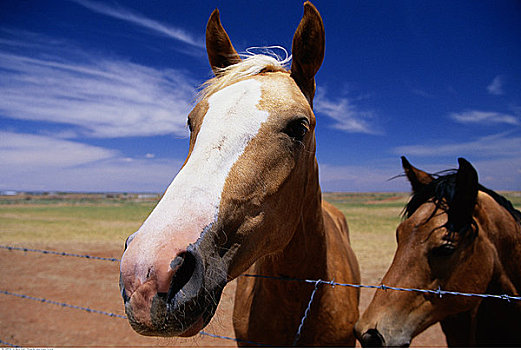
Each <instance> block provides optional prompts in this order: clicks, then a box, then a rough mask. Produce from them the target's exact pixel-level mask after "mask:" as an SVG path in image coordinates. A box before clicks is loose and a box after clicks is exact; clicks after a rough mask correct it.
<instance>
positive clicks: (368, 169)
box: [319, 157, 410, 192]
mask: <svg viewBox="0 0 521 350" xmlns="http://www.w3.org/2000/svg"><path fill="white" fill-rule="evenodd" d="M319 166H320V186H321V188H322V190H324V191H331V192H335V191H349V192H351V191H353V192H374V191H376V192H378V191H405V192H407V191H409V189H410V187H409V184H408V183H407V182H406V180H404V179H401V178H396V179H392V178H393V177H395V176H397V175H399V174H400V173H401V172H402V168H401V167H400V159H399V158H398V157H396V161H394V162H393V161H392V160H391V161H386V162H381V161H376V160H375V162H374V164H371V165H367V166H360V165H334V164H319Z"/></svg>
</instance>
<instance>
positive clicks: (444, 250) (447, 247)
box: [431, 243, 456, 257]
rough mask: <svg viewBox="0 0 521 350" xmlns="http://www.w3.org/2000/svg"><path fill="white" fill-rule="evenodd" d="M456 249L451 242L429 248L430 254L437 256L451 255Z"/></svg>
mask: <svg viewBox="0 0 521 350" xmlns="http://www.w3.org/2000/svg"><path fill="white" fill-rule="evenodd" d="M455 251H456V247H455V246H454V245H452V244H451V243H445V244H442V245H440V246H439V247H436V248H434V249H432V250H431V254H432V255H433V256H437V257H447V256H451V255H452V254H453V253H454V252H455Z"/></svg>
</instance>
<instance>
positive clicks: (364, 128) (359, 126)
mask: <svg viewBox="0 0 521 350" xmlns="http://www.w3.org/2000/svg"><path fill="white" fill-rule="evenodd" d="M324 91H325V90H324V89H321V90H319V91H318V94H317V96H316V98H315V101H314V109H315V112H317V113H319V114H324V115H326V116H328V117H330V118H332V119H333V120H335V122H336V123H335V124H333V128H335V129H338V130H342V131H346V132H351V133H363V134H380V133H381V131H380V130H379V128H378V127H376V126H375V125H374V124H373V123H374V120H375V118H376V115H375V113H374V112H371V111H363V110H360V108H359V107H357V106H356V105H355V104H354V103H353V102H352V101H351V100H350V99H348V98H345V97H344V98H337V99H332V98H328V97H326V94H325V92H324Z"/></svg>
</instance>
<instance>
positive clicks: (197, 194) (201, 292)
mask: <svg viewBox="0 0 521 350" xmlns="http://www.w3.org/2000/svg"><path fill="white" fill-rule="evenodd" d="M324 38H325V37H324V27H323V23H322V19H321V17H320V14H319V13H318V11H317V10H316V8H315V7H314V6H313V5H312V4H311V3H309V2H307V3H305V4H304V16H303V18H302V20H301V22H300V24H299V26H298V28H297V30H296V32H295V35H294V38H293V46H292V53H293V60H292V65H291V70H290V71H288V70H287V69H286V68H284V66H283V63H284V62H281V61H279V60H277V59H275V58H273V57H271V56H266V55H253V56H251V57H248V58H246V59H244V60H242V59H241V58H240V57H239V55H238V54H237V52H236V51H235V49H234V47H233V46H232V44H231V42H230V39H229V37H228V35H227V34H226V32H225V30H224V29H223V27H222V25H221V22H220V19H219V12H218V11H217V10H215V11H214V12H213V13H212V15H211V17H210V19H209V21H208V25H207V29H206V46H207V52H208V57H209V61H210V65H211V67H212V69H213V71H214V73H215V75H216V76H215V78H213V79H211V80H210V81H208V82H207V84H206V88H205V89H204V90H203V91H202V92H201V95H200V99H199V102H198V103H197V105H196V106H195V108H194V109H193V111H192V112H191V113H190V114H189V116H188V126H189V128H190V130H191V136H190V146H189V150H188V157H187V159H186V161H185V163H184V165H183V167H182V169H181V170H180V172H179V173H178V174H177V176H176V177H175V179H174V180H173V182H172V183H171V184H170V186H169V188H168V189H167V190H166V192H165V194H164V195H163V197H162V199H161V201H160V202H159V203H158V205H157V206H156V208H155V209H154V210H153V212H152V213H151V214H150V216H149V217H148V218H147V219H146V221H145V222H144V223H143V225H142V226H141V228H140V229H139V230H138V231H137V232H136V233H134V234H133V235H131V236H130V237H129V238H128V239H127V242H126V248H125V252H124V254H123V257H122V261H121V270H120V271H121V279H120V287H121V291H122V295H123V299H124V302H125V310H126V313H127V315H128V318H129V321H130V324H131V325H132V327H133V328H134V329H135V330H136V331H137V332H138V333H140V334H143V335H155V336H185V337H186V336H192V335H195V334H197V333H198V332H199V331H200V330H201V329H202V328H203V327H204V326H206V324H207V323H208V322H209V321H210V319H211V318H212V316H213V314H214V312H215V309H216V307H217V304H218V302H219V299H220V296H221V292H222V290H223V288H224V286H225V285H226V283H228V282H230V281H231V280H233V279H235V278H237V277H239V276H241V274H243V273H244V272H246V271H249V272H250V273H252V272H253V273H256V274H262V275H267V276H287V277H291V278H308V279H323V280H333V279H334V280H336V281H345V282H351V283H358V282H359V280H360V276H359V269H358V264H357V261H356V258H355V255H354V254H353V252H352V250H351V247H350V245H349V234H348V229H347V223H346V220H345V218H344V216H343V215H342V213H341V212H339V211H338V210H337V209H335V208H334V207H333V206H331V205H330V204H328V203H325V202H323V201H322V198H321V191H320V186H319V183H318V166H317V161H316V158H315V132H314V128H315V115H314V114H313V110H312V105H313V103H312V102H313V96H314V93H315V78H314V76H315V74H316V72H317V71H318V69H319V67H320V65H321V64H322V60H323V56H324V45H325V39H324ZM313 290H314V286H313V285H310V284H307V283H303V282H294V281H281V280H271V279H254V278H251V277H244V276H242V277H239V278H238V284H237V294H236V301H235V310H234V325H235V329H236V336H237V337H238V338H239V339H243V340H247V341H254V342H257V343H262V344H267V345H279V346H280V345H291V344H292V342H293V341H294V339H295V335H296V333H297V328H298V326H299V324H300V321H301V318H302V316H303V315H304V311H305V309H306V306H307V304H308V301H309V300H310V296H311V293H312V292H313ZM358 299H359V294H358V291H357V290H352V289H347V288H331V287H330V286H322V287H320V288H318V290H317V292H316V294H315V297H314V300H313V303H312V307H311V310H310V312H309V315H308V317H307V319H306V321H305V323H304V326H303V328H302V332H301V335H300V338H299V342H298V343H297V344H298V345H354V343H355V338H354V334H353V326H354V324H355V322H356V320H357V319H358ZM241 345H246V343H244V344H241Z"/></svg>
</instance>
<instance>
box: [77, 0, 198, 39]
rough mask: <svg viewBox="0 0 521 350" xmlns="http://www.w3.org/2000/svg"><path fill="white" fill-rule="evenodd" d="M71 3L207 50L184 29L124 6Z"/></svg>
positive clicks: (81, 0) (82, 0)
mask: <svg viewBox="0 0 521 350" xmlns="http://www.w3.org/2000/svg"><path fill="white" fill-rule="evenodd" d="M71 1H73V2H75V3H77V4H79V5H81V6H83V7H85V8H87V9H89V10H91V11H94V12H96V13H99V14H102V15H105V16H109V17H113V18H117V19H119V20H122V21H126V22H129V23H132V24H134V25H136V26H139V27H142V28H146V29H148V30H151V31H152V32H154V33H156V34H160V35H164V36H167V37H169V38H171V39H175V40H179V41H181V42H183V43H185V44H188V45H191V46H194V47H196V48H200V49H203V48H205V45H204V42H203V40H202V39H201V38H196V37H195V36H193V35H192V34H190V33H188V32H186V31H185V30H183V29H180V28H176V27H172V26H170V25H167V24H163V23H160V22H158V21H156V20H153V19H150V18H147V17H146V16H143V15H141V14H139V13H137V12H134V11H131V10H129V9H127V8H124V7H122V6H119V5H118V6H110V5H107V4H104V3H101V2H97V1H91V0H71Z"/></svg>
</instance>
